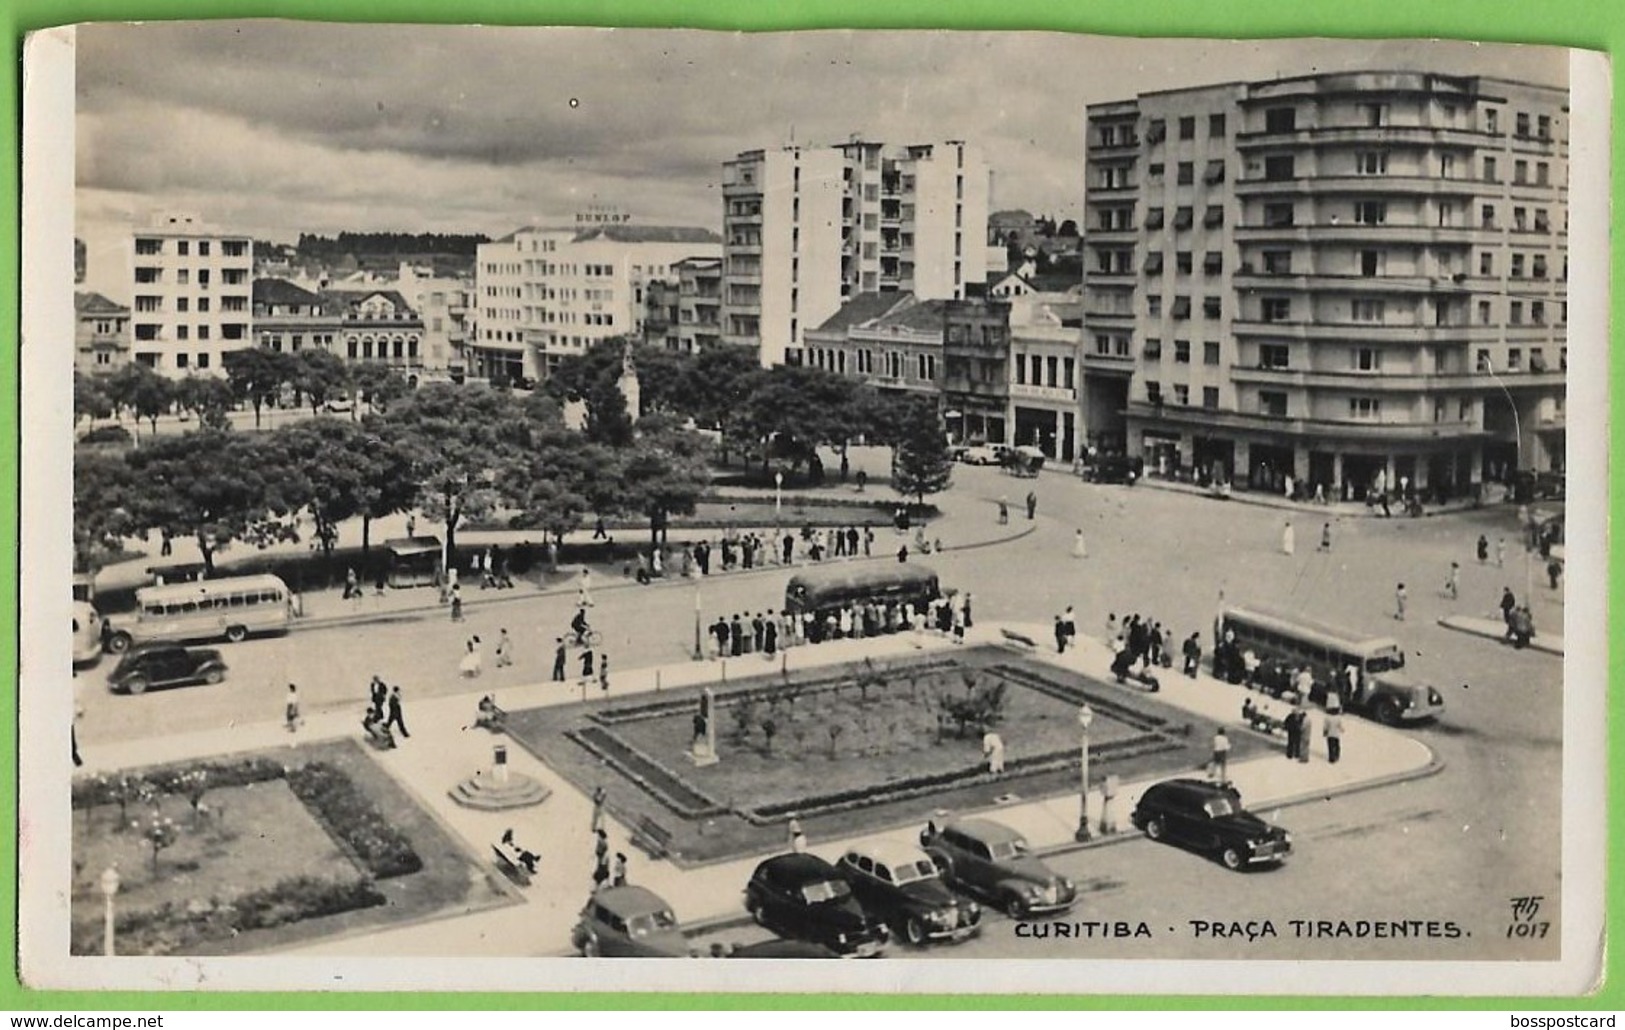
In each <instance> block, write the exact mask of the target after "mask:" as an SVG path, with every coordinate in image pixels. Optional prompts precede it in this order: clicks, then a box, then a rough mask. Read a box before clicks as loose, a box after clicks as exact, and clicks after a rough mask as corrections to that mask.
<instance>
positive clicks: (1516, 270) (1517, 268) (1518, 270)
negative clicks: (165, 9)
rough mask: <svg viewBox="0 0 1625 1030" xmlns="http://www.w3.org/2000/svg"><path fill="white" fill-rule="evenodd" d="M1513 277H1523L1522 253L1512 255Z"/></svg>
mask: <svg viewBox="0 0 1625 1030" xmlns="http://www.w3.org/2000/svg"><path fill="white" fill-rule="evenodd" d="M1512 278H1514V279H1522V278H1523V255H1522V254H1514V255H1512Z"/></svg>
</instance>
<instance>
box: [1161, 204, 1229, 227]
mask: <svg viewBox="0 0 1625 1030" xmlns="http://www.w3.org/2000/svg"><path fill="white" fill-rule="evenodd" d="M1164 214H1165V212H1164V209H1162V208H1160V207H1152V208H1147V209H1146V212H1145V227H1146V228H1147V229H1161V228H1162V227H1163V216H1164ZM1195 223H1196V209H1195V208H1193V207H1185V206H1181V207H1176V208H1174V220H1173V228H1174V229H1176V230H1180V229H1189V228H1191V226H1193V225H1194V224H1195ZM1202 225H1203V227H1204V228H1208V229H1217V228H1219V227H1220V226H1222V225H1224V208H1223V207H1221V206H1220V205H1218V204H1209V205H1208V206H1207V208H1206V209H1205V210H1204V211H1203V212H1202Z"/></svg>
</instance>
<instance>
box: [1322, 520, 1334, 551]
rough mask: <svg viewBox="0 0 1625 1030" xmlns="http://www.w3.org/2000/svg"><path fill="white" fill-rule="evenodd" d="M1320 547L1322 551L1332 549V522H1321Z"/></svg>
mask: <svg viewBox="0 0 1625 1030" xmlns="http://www.w3.org/2000/svg"><path fill="white" fill-rule="evenodd" d="M1320 549H1321V550H1322V551H1330V550H1331V549H1332V524H1331V523H1330V522H1322V523H1321V524H1320Z"/></svg>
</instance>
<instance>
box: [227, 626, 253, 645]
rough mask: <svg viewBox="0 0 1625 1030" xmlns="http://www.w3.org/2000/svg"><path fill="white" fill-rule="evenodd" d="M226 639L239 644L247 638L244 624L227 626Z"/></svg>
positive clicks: (246, 629)
mask: <svg viewBox="0 0 1625 1030" xmlns="http://www.w3.org/2000/svg"><path fill="white" fill-rule="evenodd" d="M226 639H227V640H229V641H231V642H232V643H233V644H240V643H242V642H243V641H245V640H247V639H248V628H247V627H246V626H227V627H226Z"/></svg>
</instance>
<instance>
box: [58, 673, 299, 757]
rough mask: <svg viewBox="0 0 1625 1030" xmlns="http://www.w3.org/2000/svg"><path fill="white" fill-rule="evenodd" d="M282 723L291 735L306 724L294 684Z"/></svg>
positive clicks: (291, 742)
mask: <svg viewBox="0 0 1625 1030" xmlns="http://www.w3.org/2000/svg"><path fill="white" fill-rule="evenodd" d="M282 721H283V722H284V723H285V724H286V725H287V727H288V732H289V733H297V732H299V726H300V724H301V723H303V722H304V720H303V719H301V718H300V717H299V688H298V687H296V686H294V685H293V684H292V683H290V684H288V702H287V705H286V707H285V708H284V709H283V712H282ZM288 746H289V747H293V741H291V740H290V741H288ZM74 750H75V753H77V751H78V748H77V747H75V749H74ZM76 764H77V763H76Z"/></svg>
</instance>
